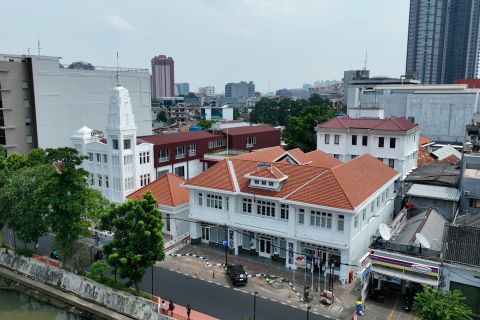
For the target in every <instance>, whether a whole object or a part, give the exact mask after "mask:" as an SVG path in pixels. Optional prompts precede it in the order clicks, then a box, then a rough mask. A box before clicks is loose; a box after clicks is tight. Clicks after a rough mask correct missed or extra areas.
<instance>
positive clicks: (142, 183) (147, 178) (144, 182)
mask: <svg viewBox="0 0 480 320" xmlns="http://www.w3.org/2000/svg"><path fill="white" fill-rule="evenodd" d="M149 183H150V173H146V174H141V175H140V186H141V187H143V186H146V185H147V184H149Z"/></svg>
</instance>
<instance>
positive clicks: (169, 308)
mask: <svg viewBox="0 0 480 320" xmlns="http://www.w3.org/2000/svg"><path fill="white" fill-rule="evenodd" d="M174 309H175V305H174V304H173V301H172V300H170V303H169V304H168V310H170V313H171V314H172V316H173V310H174Z"/></svg>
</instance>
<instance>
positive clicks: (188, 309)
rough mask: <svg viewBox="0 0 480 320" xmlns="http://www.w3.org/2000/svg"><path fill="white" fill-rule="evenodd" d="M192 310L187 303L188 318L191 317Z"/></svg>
mask: <svg viewBox="0 0 480 320" xmlns="http://www.w3.org/2000/svg"><path fill="white" fill-rule="evenodd" d="M190 312H192V307H191V306H190V305H189V304H187V318H188V319H190Z"/></svg>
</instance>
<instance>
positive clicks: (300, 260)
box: [295, 254, 307, 268]
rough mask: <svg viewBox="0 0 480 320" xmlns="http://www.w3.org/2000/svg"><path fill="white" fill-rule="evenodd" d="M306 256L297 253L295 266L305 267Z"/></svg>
mask: <svg viewBox="0 0 480 320" xmlns="http://www.w3.org/2000/svg"><path fill="white" fill-rule="evenodd" d="M306 260H307V259H306V258H305V256H304V255H303V254H297V255H296V256H295V266H296V267H297V268H305V262H306Z"/></svg>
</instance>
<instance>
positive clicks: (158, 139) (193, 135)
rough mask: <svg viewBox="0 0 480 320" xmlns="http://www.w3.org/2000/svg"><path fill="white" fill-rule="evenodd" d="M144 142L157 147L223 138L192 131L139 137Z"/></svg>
mask: <svg viewBox="0 0 480 320" xmlns="http://www.w3.org/2000/svg"><path fill="white" fill-rule="evenodd" d="M138 138H139V139H141V140H143V141H147V142H150V143H153V144H155V145H160V144H169V143H178V142H190V141H193V140H199V139H207V138H221V136H219V135H216V134H213V133H210V132H208V131H204V130H203V131H192V132H176V133H167V134H153V135H149V136H141V137H138Z"/></svg>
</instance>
